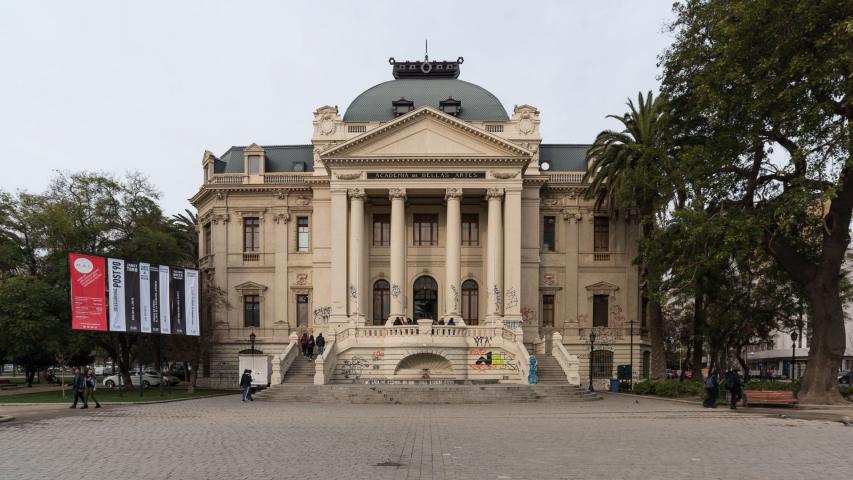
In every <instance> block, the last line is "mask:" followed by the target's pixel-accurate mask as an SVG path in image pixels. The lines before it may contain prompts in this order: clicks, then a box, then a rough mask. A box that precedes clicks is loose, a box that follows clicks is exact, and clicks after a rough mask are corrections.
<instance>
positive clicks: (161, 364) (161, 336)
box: [157, 333, 165, 397]
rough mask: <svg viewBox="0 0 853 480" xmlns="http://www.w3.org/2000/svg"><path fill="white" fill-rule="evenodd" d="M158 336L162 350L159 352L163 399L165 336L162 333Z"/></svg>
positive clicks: (161, 394)
mask: <svg viewBox="0 0 853 480" xmlns="http://www.w3.org/2000/svg"><path fill="white" fill-rule="evenodd" d="M157 336H158V337H160V348H159V352H158V357H159V358H160V396H161V397H162V396H163V367H165V365H163V334H162V333H161V334H159V335H157Z"/></svg>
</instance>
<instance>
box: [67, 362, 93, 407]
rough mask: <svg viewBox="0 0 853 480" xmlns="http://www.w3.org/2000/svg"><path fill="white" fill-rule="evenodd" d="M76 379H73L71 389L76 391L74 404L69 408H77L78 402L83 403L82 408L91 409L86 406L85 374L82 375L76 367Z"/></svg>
mask: <svg viewBox="0 0 853 480" xmlns="http://www.w3.org/2000/svg"><path fill="white" fill-rule="evenodd" d="M73 372H74V377H73V378H72V379H71V388H73V389H74V403H73V404H72V405H71V407H69V408H77V400H80V401H81V402H83V407H82V408H89V406H88V405H87V404H86V397H85V392H86V379H85V378H84V377H83V374H82V373H80V369H79V368H77V367H74V370H73Z"/></svg>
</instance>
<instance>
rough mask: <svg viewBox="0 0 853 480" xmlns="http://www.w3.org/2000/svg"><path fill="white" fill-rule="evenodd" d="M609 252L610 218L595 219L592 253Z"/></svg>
mask: <svg viewBox="0 0 853 480" xmlns="http://www.w3.org/2000/svg"><path fill="white" fill-rule="evenodd" d="M609 251H610V218H608V217H595V227H594V232H593V252H609Z"/></svg>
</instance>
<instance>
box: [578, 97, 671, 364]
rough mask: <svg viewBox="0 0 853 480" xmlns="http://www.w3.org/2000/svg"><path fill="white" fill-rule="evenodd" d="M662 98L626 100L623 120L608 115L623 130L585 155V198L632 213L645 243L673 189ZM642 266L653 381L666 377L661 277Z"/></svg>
mask: <svg viewBox="0 0 853 480" xmlns="http://www.w3.org/2000/svg"><path fill="white" fill-rule="evenodd" d="M666 108H667V106H666V102H665V101H664V99H663V97H657V98H654V97H653V95H652V93H651V92H648V94H647V95H646V96H645V98H644V97H643V94H642V93H640V94H639V95H638V99H637V104H636V105H635V104H634V102H633V101H632V100H630V99H629V100H628V112H627V113H625V114H624V115H621V116H619V115H608V118H613V119H616V120H618V121H619V122H620V123H622V130H620V131H614V130H605V131H603V132H601V133H599V134H598V135H597V136H596V138H595V142H594V143H593V145H592V146H591V147H590V149H589V150H588V151H587V162H588V164H589V168H588V169H587V172H586V174H584V182H589V188H588V189H587V191H586V194H585V196H586V198H587V199H591V198H594V199H595V207H596V208H602V207H603V206H607V208H608V209H609V210H610V211H611V213H614V212H616V211H619V210H621V211H624V212H627V211H630V210H632V209H635V210H636V211H637V212H638V213H639V217H640V225H641V229H642V236H643V238H644V239H649V238H653V237H655V236H656V230H657V223H656V215H657V214H658V213H659V212H660V210H661V209H663V208H664V207H665V205H666V204H667V203H668V202H669V198H670V196H671V195H672V192H673V190H674V187H673V185H672V180H673V178H674V173H675V172H674V166H673V164H672V161H671V158H672V157H671V154H670V151H669V149H670V146H671V143H670V142H669V140H668V138H667V112H666ZM635 261H636V262H637V263H639V265H640V271H641V275H642V277H643V282H642V283H643V284H644V285H645V297H646V298H648V300H649V301H648V302H647V305H648V306H647V312H646V318H648V319H649V337H650V340H651V344H652V359H651V370H650V373H651V377H652V378H653V379H660V378H663V377H664V375H665V372H666V350H665V345H664V326H663V314H662V312H661V296H660V282H661V274H662V272H661V271H660V270H659V269H657V268H655V265H654V264H651V263H649V262H648V261H647V259H646V258H645V256H644V254H643V251H642V249H641V253H640V255H639V257H638V258H637V259H636V260H635Z"/></svg>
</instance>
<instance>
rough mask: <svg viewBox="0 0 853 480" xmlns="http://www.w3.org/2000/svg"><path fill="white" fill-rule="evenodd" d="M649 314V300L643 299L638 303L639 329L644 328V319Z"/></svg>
mask: <svg viewBox="0 0 853 480" xmlns="http://www.w3.org/2000/svg"><path fill="white" fill-rule="evenodd" d="M648 314H649V298H648V297H643V300H642V301H641V302H640V328H646V318H648Z"/></svg>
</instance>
